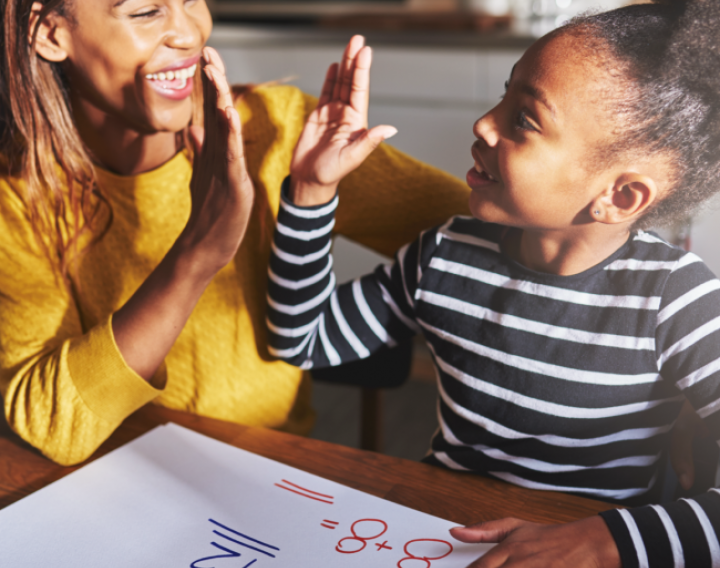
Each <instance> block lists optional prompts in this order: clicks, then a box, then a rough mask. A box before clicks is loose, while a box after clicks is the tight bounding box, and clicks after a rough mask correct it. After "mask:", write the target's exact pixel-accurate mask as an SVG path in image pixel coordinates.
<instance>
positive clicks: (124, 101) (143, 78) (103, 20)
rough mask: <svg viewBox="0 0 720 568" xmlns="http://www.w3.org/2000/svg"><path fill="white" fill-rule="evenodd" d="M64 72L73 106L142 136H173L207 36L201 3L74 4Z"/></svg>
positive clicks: (188, 108)
mask: <svg viewBox="0 0 720 568" xmlns="http://www.w3.org/2000/svg"><path fill="white" fill-rule="evenodd" d="M71 20H72V21H70V22H69V23H68V33H67V34H66V35H65V44H66V46H65V47H66V49H65V51H66V52H67V58H66V59H65V61H64V68H65V71H66V73H67V75H68V79H69V81H70V85H71V89H72V97H73V104H77V103H79V104H82V105H83V107H84V108H86V109H87V111H88V112H92V109H96V110H98V111H100V112H102V113H105V114H106V115H109V116H110V117H112V118H114V119H119V120H120V122H121V123H124V124H126V125H127V126H128V127H129V128H132V129H134V130H137V131H139V132H143V133H153V132H167V131H170V132H177V131H179V130H182V129H183V128H184V127H185V126H187V124H188V122H189V121H190V117H191V113H192V105H191V98H190V95H191V93H192V90H193V78H192V75H193V71H194V69H195V66H196V65H197V64H198V61H199V59H200V53H201V50H202V48H203V46H204V45H205V42H206V40H207V38H208V36H209V35H210V31H211V29H212V20H211V18H210V13H209V11H208V8H207V6H206V4H205V0H73V1H72V2H71Z"/></svg>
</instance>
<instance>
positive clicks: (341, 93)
mask: <svg viewBox="0 0 720 568" xmlns="http://www.w3.org/2000/svg"><path fill="white" fill-rule="evenodd" d="M364 45H365V38H364V37H363V36H361V35H355V36H353V37H351V38H350V41H349V42H348V44H347V47H346V48H345V52H344V53H343V58H342V61H341V62H340V69H339V72H338V79H337V82H336V83H335V89H334V90H333V97H332V98H333V100H339V101H341V102H343V103H349V102H350V85H351V82H352V70H353V67H354V66H355V57H356V56H357V54H358V52H359V51H360V50H361V49H362V48H363V46H364Z"/></svg>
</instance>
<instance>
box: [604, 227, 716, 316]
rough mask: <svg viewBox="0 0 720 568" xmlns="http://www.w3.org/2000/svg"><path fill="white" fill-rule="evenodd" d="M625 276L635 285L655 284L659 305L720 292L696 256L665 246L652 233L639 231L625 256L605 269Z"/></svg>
mask: <svg viewBox="0 0 720 568" xmlns="http://www.w3.org/2000/svg"><path fill="white" fill-rule="evenodd" d="M605 269H606V270H608V271H612V272H615V273H617V274H618V275H620V274H623V273H625V274H626V275H627V278H629V279H631V280H632V281H634V282H643V283H644V284H643V286H644V287H649V288H651V286H650V281H651V280H652V281H654V282H655V283H656V286H657V288H656V293H657V295H658V296H661V297H662V298H663V301H662V304H663V305H665V304H667V303H668V302H671V301H674V300H675V299H678V298H679V297H681V296H684V295H685V294H687V293H689V292H692V290H696V289H697V290H699V289H705V288H707V290H708V291H714V290H717V289H720V282H718V279H717V277H716V276H715V274H714V273H713V271H712V270H710V268H709V267H708V266H707V265H706V264H705V262H704V261H703V260H702V259H701V258H700V257H699V256H698V255H696V254H695V253H693V252H689V251H687V250H685V249H683V248H681V247H679V246H676V245H673V244H671V243H669V242H667V241H666V240H665V239H663V238H662V237H660V236H659V235H657V234H656V233H653V232H644V231H639V232H638V233H637V234H635V235H633V237H632V239H631V240H630V242H629V243H628V246H627V248H626V251H625V254H623V255H622V256H620V257H619V258H617V259H616V260H615V261H613V262H612V263H611V264H609V265H608V266H606V267H605Z"/></svg>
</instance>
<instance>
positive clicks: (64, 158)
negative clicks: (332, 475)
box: [0, 0, 467, 465]
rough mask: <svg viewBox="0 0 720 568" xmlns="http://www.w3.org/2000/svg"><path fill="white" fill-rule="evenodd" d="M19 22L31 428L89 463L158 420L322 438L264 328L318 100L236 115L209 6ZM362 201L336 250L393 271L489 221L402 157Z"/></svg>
mask: <svg viewBox="0 0 720 568" xmlns="http://www.w3.org/2000/svg"><path fill="white" fill-rule="evenodd" d="M0 7H1V8H2V14H3V31H2V34H3V37H2V45H3V46H4V53H3V62H2V66H1V67H0V73H1V75H0V92H1V93H2V103H0V140H1V142H0V154H2V155H3V156H4V160H3V161H4V168H5V171H4V172H3V175H4V177H3V178H2V179H0V258H2V262H0V318H1V319H2V322H3V325H2V326H1V328H0V392H1V393H2V396H3V402H4V410H5V416H6V417H7V420H8V422H9V424H10V426H11V427H12V428H13V430H14V431H15V432H17V433H18V434H19V435H20V436H22V437H23V438H24V439H25V440H27V441H28V442H29V443H31V444H32V445H33V446H35V447H37V448H39V449H40V450H41V451H42V452H43V453H44V454H45V455H46V456H48V457H49V458H51V459H53V460H54V461H56V462H58V463H61V464H68V465H69V464H74V463H77V462H80V461H82V460H84V459H85V458H87V457H88V456H89V455H90V454H91V453H92V452H93V451H94V450H95V449H96V448H97V446H98V445H99V444H100V443H102V441H103V440H105V439H106V438H107V437H108V436H109V435H110V433H111V432H112V431H113V430H114V429H115V428H116V427H117V426H118V425H119V424H120V422H122V420H123V419H124V418H125V417H126V416H128V415H129V414H130V413H132V412H133V411H135V410H136V409H137V408H139V407H140V406H142V405H144V404H146V403H148V402H150V401H153V402H155V403H156V404H160V405H163V406H167V407H171V408H176V409H181V410H187V411H192V412H197V413H199V414H203V415H207V416H213V417H216V418H221V419H225V420H231V421H234V422H240V423H244V424H250V425H260V426H267V427H273V428H282V429H284V430H287V431H291V432H296V433H307V432H308V431H309V429H310V427H311V425H312V412H311V410H310V406H309V385H308V382H307V380H306V379H304V377H303V374H302V372H301V371H299V370H296V369H294V368H292V367H290V366H288V365H286V364H285V363H282V362H277V361H272V360H271V358H270V357H269V355H268V353H267V348H266V340H265V335H264V331H263V330H264V318H265V315H264V306H265V278H266V276H265V275H266V270H267V260H268V257H269V253H270V246H271V237H272V232H273V229H274V223H275V221H274V219H275V215H276V213H277V208H278V204H279V195H278V194H277V188H278V187H279V186H280V182H281V181H282V179H283V178H284V177H285V176H286V175H287V174H288V172H289V165H290V159H291V155H292V149H293V148H294V146H295V143H296V141H297V137H298V135H299V134H300V132H301V130H302V127H303V125H304V122H305V119H306V117H307V116H308V114H309V113H310V112H311V111H312V109H313V107H314V104H315V102H314V100H312V99H311V98H309V97H307V96H304V95H303V94H302V93H300V92H299V91H298V90H297V89H295V88H292V87H258V88H255V89H246V90H244V92H242V93H240V91H239V90H238V91H236V93H240V94H239V96H237V97H233V95H232V94H231V91H230V89H229V88H228V86H227V83H226V80H225V77H224V69H223V66H222V62H221V61H220V60H219V57H218V56H217V54H216V53H214V52H212V50H209V49H206V50H205V51H203V46H204V45H205V42H206V40H207V38H208V36H209V35H210V30H211V19H210V15H209V13H208V10H207V7H206V5H205V2H204V1H203V0H186V1H184V0H120V1H118V0H47V1H44V2H40V1H36V2H33V1H31V0H0ZM361 47H362V38H354V39H353V40H352V41H351V43H350V44H349V45H348V49H347V50H346V53H345V57H344V60H343V62H342V65H343V66H345V67H346V68H350V67H352V65H353V64H354V60H355V56H356V55H357V53H358V52H359V50H360V49H361ZM201 55H202V57H201ZM203 69H204V70H203ZM203 74H204V79H203V84H204V87H203V92H202V93H201V92H200V86H199V84H200V78H201V77H202V76H203ZM193 91H194V94H193ZM202 95H204V105H203V110H204V115H205V127H206V130H205V132H204V133H203V130H202V129H201V128H199V127H198V126H197V125H198V124H199V123H200V114H201V113H198V112H197V110H198V109H197V107H198V106H199V105H198V102H199V100H200V99H201V98H203V97H202ZM233 103H234V104H233ZM233 107H234V108H233ZM238 116H239V118H240V119H241V120H238ZM241 122H242V138H241V134H240V130H241V126H240V123H241ZM190 124H192V126H189V125H190ZM203 138H204V143H203ZM189 140H192V141H193V143H192V146H193V148H194V149H195V150H196V151H195V152H192V151H191V149H190V148H189V147H188V145H187V144H186V141H189ZM375 142H379V140H376V141H375ZM193 153H194V154H195V159H194V161H193V162H192V163H191V157H190V155H191V154H193ZM188 187H189V188H190V191H188ZM439 187H442V192H439V191H436V190H437V188H439ZM340 193H341V194H342V198H343V199H342V201H343V207H342V208H341V210H340V211H339V212H338V216H337V224H336V227H335V231H336V232H337V233H339V234H343V235H345V236H347V237H349V238H351V239H353V240H356V241H358V242H360V243H362V244H365V245H367V246H371V247H372V248H374V249H375V250H377V251H379V252H382V253H385V254H391V253H392V252H393V251H394V250H395V249H396V248H397V247H399V246H400V245H401V244H402V243H404V242H405V241H407V240H409V239H410V238H411V236H412V235H414V234H416V233H417V232H418V231H419V230H421V229H423V228H425V227H428V226H430V225H432V224H434V223H437V222H439V221H440V220H441V219H444V218H447V217H448V216H450V215H452V214H454V213H457V212H462V211H465V210H466V208H467V188H466V187H465V185H464V184H463V183H461V182H460V181H458V180H456V179H454V178H452V177H450V176H448V175H446V174H443V173H441V172H438V171H436V170H433V169H432V168H429V167H427V166H424V165H423V164H420V163H418V162H416V161H414V160H411V159H410V158H408V157H406V156H404V155H402V154H400V153H399V152H397V151H394V150H392V149H391V148H388V147H384V146H381V147H380V148H378V149H377V150H376V151H375V152H374V153H373V155H372V156H371V158H370V159H369V160H368V161H367V162H366V163H365V164H364V165H363V166H362V167H361V168H360V169H359V170H357V171H356V172H355V174H354V175H353V176H351V177H349V178H348V179H347V180H346V181H345V182H344V183H343V184H342V185H341V186H340Z"/></svg>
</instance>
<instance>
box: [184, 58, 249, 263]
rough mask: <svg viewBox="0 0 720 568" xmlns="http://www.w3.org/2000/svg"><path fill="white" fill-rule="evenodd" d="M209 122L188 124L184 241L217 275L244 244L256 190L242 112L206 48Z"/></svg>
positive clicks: (222, 70) (205, 92) (205, 87)
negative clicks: (188, 205)
mask: <svg viewBox="0 0 720 568" xmlns="http://www.w3.org/2000/svg"><path fill="white" fill-rule="evenodd" d="M202 62H203V97H204V105H203V112H204V115H205V128H204V129H203V128H201V127H199V126H191V127H190V135H191V138H192V141H193V145H194V146H195V148H194V149H195V159H194V163H193V175H192V179H191V181H190V194H191V199H192V211H191V214H190V219H189V220H188V223H187V225H186V227H185V229H184V230H183V235H182V236H181V238H180V242H182V243H183V245H184V246H185V247H186V248H187V249H188V250H190V251H193V252H195V253H197V254H194V255H193V256H194V257H195V258H196V259H197V260H198V261H199V262H201V264H202V266H201V268H203V269H205V270H207V272H208V274H209V275H211V276H212V275H214V274H215V273H216V272H217V271H218V270H220V268H222V267H223V266H225V265H226V264H227V263H228V262H230V260H232V258H233V257H234V256H235V253H236V252H237V250H238V247H239V246H240V242H241V241H242V238H243V236H244V235H245V230H246V228H247V224H248V220H249V218H250V212H251V210H252V202H253V197H254V194H255V189H254V187H253V182H252V180H251V179H250V176H249V175H248V171H247V167H246V164H245V153H244V148H243V140H242V128H241V125H240V115H239V114H238V111H237V110H236V109H235V105H234V101H233V97H232V92H231V90H230V86H229V85H228V82H227V78H226V77H225V66H224V64H223V62H222V60H221V59H220V56H219V55H218V53H217V52H216V51H215V50H214V49H212V48H210V47H206V48H204V49H203V59H202Z"/></svg>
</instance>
